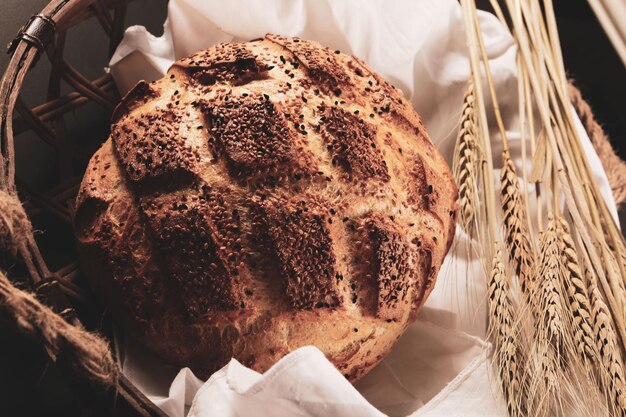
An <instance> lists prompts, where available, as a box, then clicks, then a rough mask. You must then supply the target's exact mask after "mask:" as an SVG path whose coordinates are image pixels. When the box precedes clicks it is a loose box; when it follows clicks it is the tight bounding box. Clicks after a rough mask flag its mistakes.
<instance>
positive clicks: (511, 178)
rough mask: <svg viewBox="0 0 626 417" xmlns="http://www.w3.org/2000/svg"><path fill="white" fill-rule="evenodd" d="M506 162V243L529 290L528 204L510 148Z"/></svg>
mask: <svg viewBox="0 0 626 417" xmlns="http://www.w3.org/2000/svg"><path fill="white" fill-rule="evenodd" d="M502 159H503V163H504V164H503V166H502V170H501V172H500V183H501V185H500V186H501V190H500V198H501V202H502V211H503V213H504V217H503V221H504V227H505V231H506V233H505V235H506V245H507V249H508V250H509V255H510V258H511V263H512V265H513V268H514V269H515V273H516V274H517V275H518V277H519V281H520V284H521V286H522V291H523V292H524V293H525V294H528V293H527V291H528V288H527V287H528V280H529V279H532V278H531V272H532V267H533V258H534V255H533V252H532V247H531V245H530V240H529V239H528V229H527V227H526V225H527V224H528V223H527V219H526V208H525V207H526V206H525V204H524V199H523V198H522V195H521V193H520V189H519V182H518V177H517V174H516V173H515V165H514V164H513V161H512V160H511V156H510V155H509V151H508V150H506V149H505V150H504V151H503V152H502Z"/></svg>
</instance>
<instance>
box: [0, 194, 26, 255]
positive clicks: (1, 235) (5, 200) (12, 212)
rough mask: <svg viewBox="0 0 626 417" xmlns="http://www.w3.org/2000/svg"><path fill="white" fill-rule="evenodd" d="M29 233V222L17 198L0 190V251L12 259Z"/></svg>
mask: <svg viewBox="0 0 626 417" xmlns="http://www.w3.org/2000/svg"><path fill="white" fill-rule="evenodd" d="M31 232H32V229H31V225H30V221H29V220H28V217H27V216H26V213H25V212H24V208H23V207H22V204H21V203H20V200H19V198H18V197H17V196H16V195H15V194H13V193H9V192H7V191H4V190H0V251H4V252H5V253H8V254H10V255H11V256H12V257H14V256H15V255H16V254H17V250H18V248H19V247H20V246H21V245H22V244H23V243H24V241H25V239H26V235H27V234H28V233H31Z"/></svg>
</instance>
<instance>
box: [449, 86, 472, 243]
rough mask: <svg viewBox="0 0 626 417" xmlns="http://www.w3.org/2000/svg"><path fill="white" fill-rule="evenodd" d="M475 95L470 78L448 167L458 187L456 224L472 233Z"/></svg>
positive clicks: (469, 233)
mask: <svg viewBox="0 0 626 417" xmlns="http://www.w3.org/2000/svg"><path fill="white" fill-rule="evenodd" d="M477 123H478V122H477V120H476V96H475V93H474V83H473V81H472V79H471V78H470V80H469V81H468V83H467V90H466V92H465V97H464V99H463V110H462V113H461V122H460V124H461V125H460V128H459V134H458V137H457V141H456V145H455V149H454V160H453V161H452V170H453V173H454V176H455V178H456V181H457V184H458V186H459V223H460V224H461V226H462V227H463V229H464V230H465V232H466V233H467V234H468V235H470V236H473V234H474V228H475V226H474V210H475V208H476V207H477V206H478V189H477V183H478V178H477V175H478V165H477V163H478V143H477V139H476V129H477Z"/></svg>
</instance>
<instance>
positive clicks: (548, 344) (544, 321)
mask: <svg viewBox="0 0 626 417" xmlns="http://www.w3.org/2000/svg"><path fill="white" fill-rule="evenodd" d="M539 247H540V255H539V260H538V262H539V263H538V267H537V277H536V278H535V280H534V282H535V283H536V285H534V286H533V291H531V297H532V298H533V299H535V303H533V306H534V308H535V311H534V313H535V317H536V320H537V322H536V328H537V329H536V333H535V350H536V354H537V365H538V366H537V369H536V372H535V374H534V375H533V379H532V383H531V397H532V398H531V403H532V404H534V406H535V407H536V408H537V409H536V410H535V411H537V413H538V415H547V414H548V413H550V410H549V409H550V408H551V407H554V406H557V407H558V401H559V399H560V398H561V395H560V392H561V387H560V381H561V378H560V377H561V376H562V372H561V371H562V363H561V350H562V347H563V345H564V322H563V303H562V300H563V296H562V292H561V287H560V283H559V273H560V270H561V257H560V247H559V240H558V237H557V232H556V221H555V219H554V216H553V215H552V214H550V215H549V216H548V224H547V227H546V230H545V231H544V232H542V233H541V234H540V242H539ZM553 411H554V410H553ZM557 411H558V410H557Z"/></svg>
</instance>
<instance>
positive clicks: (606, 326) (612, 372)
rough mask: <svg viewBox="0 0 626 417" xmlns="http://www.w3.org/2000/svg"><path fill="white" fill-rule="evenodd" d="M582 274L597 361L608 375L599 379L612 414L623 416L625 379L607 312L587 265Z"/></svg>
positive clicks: (625, 414) (625, 404)
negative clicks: (586, 288) (605, 379)
mask: <svg viewBox="0 0 626 417" xmlns="http://www.w3.org/2000/svg"><path fill="white" fill-rule="evenodd" d="M585 276H586V277H587V287H588V292H589V299H590V303H591V320H592V324H593V333H594V340H595V343H596V347H597V350H598V354H599V355H600V360H601V364H602V366H603V368H604V371H605V373H606V374H607V375H608V381H603V382H604V384H605V389H606V390H607V391H608V393H607V394H608V398H610V399H612V401H610V403H612V404H610V406H611V409H612V410H613V415H615V416H620V417H626V379H625V378H624V368H623V365H622V360H621V357H620V351H619V347H618V344H617V336H616V332H615V328H614V327H613V322H612V320H611V313H610V312H609V308H608V306H607V305H606V303H605V302H604V300H603V298H602V293H601V292H600V289H599V288H598V282H597V281H596V278H595V276H593V274H592V273H591V272H590V271H589V270H587V269H585Z"/></svg>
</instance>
